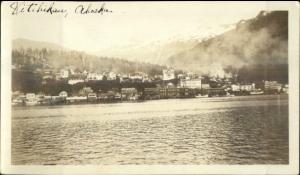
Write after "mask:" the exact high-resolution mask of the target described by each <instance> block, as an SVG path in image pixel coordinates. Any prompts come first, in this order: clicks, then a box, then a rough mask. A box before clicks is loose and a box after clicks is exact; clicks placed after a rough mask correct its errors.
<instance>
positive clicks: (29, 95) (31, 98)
mask: <svg viewBox="0 0 300 175" xmlns="http://www.w3.org/2000/svg"><path fill="white" fill-rule="evenodd" d="M35 98H36V96H35V94H34V93H27V94H26V100H28V101H32V100H35Z"/></svg>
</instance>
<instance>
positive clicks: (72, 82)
mask: <svg viewBox="0 0 300 175" xmlns="http://www.w3.org/2000/svg"><path fill="white" fill-rule="evenodd" d="M83 82H84V80H83V79H70V80H68V84H70V85H74V84H77V83H83Z"/></svg>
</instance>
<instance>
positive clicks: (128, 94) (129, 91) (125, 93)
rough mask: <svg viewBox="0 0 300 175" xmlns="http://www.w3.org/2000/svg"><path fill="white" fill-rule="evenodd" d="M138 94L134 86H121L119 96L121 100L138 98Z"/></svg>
mask: <svg viewBox="0 0 300 175" xmlns="http://www.w3.org/2000/svg"><path fill="white" fill-rule="evenodd" d="M138 97H139V94H138V91H137V89H136V88H122V89H121V98H122V100H135V99H138Z"/></svg>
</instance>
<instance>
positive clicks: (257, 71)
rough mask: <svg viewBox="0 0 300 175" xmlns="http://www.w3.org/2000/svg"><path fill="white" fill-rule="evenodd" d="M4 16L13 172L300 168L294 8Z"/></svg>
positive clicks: (37, 9)
mask: <svg viewBox="0 0 300 175" xmlns="http://www.w3.org/2000/svg"><path fill="white" fill-rule="evenodd" d="M287 4H288V3H287ZM290 4H291V5H294V6H297V5H299V4H297V3H290ZM4 8H5V13H6V15H7V16H9V27H10V28H9V37H10V40H9V41H8V43H5V44H7V45H9V47H7V48H10V50H6V52H8V55H9V57H8V58H7V60H9V61H8V64H9V65H10V69H9V71H10V73H9V74H8V75H10V79H9V80H10V81H9V82H10V85H9V89H8V94H9V99H8V101H6V103H7V104H8V105H9V107H10V108H9V111H10V112H9V113H10V114H11V115H10V116H9V121H10V124H9V128H10V131H9V133H11V135H10V137H9V138H10V139H9V140H10V146H9V148H10V152H9V153H8V154H9V155H10V156H9V157H10V163H11V165H12V166H19V165H22V166H27V165H28V166H57V165H72V166H82V165H95V166H98V165H136V166H139V165H286V166H288V165H289V164H290V163H291V157H290V156H291V152H292V150H291V148H290V146H291V145H290V143H291V140H290V139H291V137H290V134H291V128H290V125H289V123H290V122H291V120H293V121H298V119H299V114H296V113H294V114H296V116H297V115H298V119H297V120H294V119H291V111H290V110H289V109H291V105H293V103H291V98H297V99H296V100H298V98H299V96H294V95H295V93H294V94H293V95H291V94H292V90H291V83H296V82H295V81H294V80H293V79H292V77H291V74H289V71H291V70H290V69H291V66H292V65H291V62H292V61H293V60H292V59H294V60H295V59H298V61H299V58H291V57H290V56H291V54H292V53H291V52H290V51H289V47H290V44H289V43H290V40H291V38H293V35H291V33H290V32H289V30H291V28H290V27H291V21H289V19H290V18H289V17H290V16H291V13H290V11H289V9H273V8H271V6H268V3H267V2H264V3H258V4H257V3H251V2H239V3H238V2H237V3H233V2H231V3H228V2H227V3H221V2H214V3H209V2H101V1H99V2H75V1H74V2H57V1H53V2H51V1H49V2H41V1H38V2H25V1H15V2H5V3H2V4H1V9H4ZM7 21H8V20H7ZM5 27H6V26H3V25H2V27H1V28H5ZM295 36H297V35H295ZM2 45H3V44H2ZM298 47H299V46H298ZM2 48H3V47H2V46H1V50H2ZM1 52H2V51H1ZM3 52H4V51H3ZM3 60H4V58H3V57H2V59H1V61H2V63H3V64H4V63H6V62H7V61H3ZM2 63H1V68H3V64H2ZM292 63H297V61H296V62H292ZM298 70H299V67H298ZM298 74H299V72H298ZM4 76H6V75H3V74H2V75H1V79H2V78H3V77H4ZM296 77H297V75H296ZM2 86H4V85H3V84H2ZM1 94H3V92H1ZM296 102H297V101H296ZM295 104H296V103H294V105H295ZM2 117H3V116H2ZM296 124H297V122H296ZM295 126H298V124H297V125H295ZM2 144H3V141H2ZM295 153H297V152H295ZM1 154H3V153H1ZM297 154H298V153H297Z"/></svg>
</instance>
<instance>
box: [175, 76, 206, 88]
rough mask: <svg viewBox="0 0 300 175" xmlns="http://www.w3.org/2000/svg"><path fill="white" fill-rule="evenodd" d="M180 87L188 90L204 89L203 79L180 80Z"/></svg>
mask: <svg viewBox="0 0 300 175" xmlns="http://www.w3.org/2000/svg"><path fill="white" fill-rule="evenodd" d="M180 86H181V87H187V88H192V89H195V88H199V89H201V87H202V79H201V78H195V79H182V80H180Z"/></svg>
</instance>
